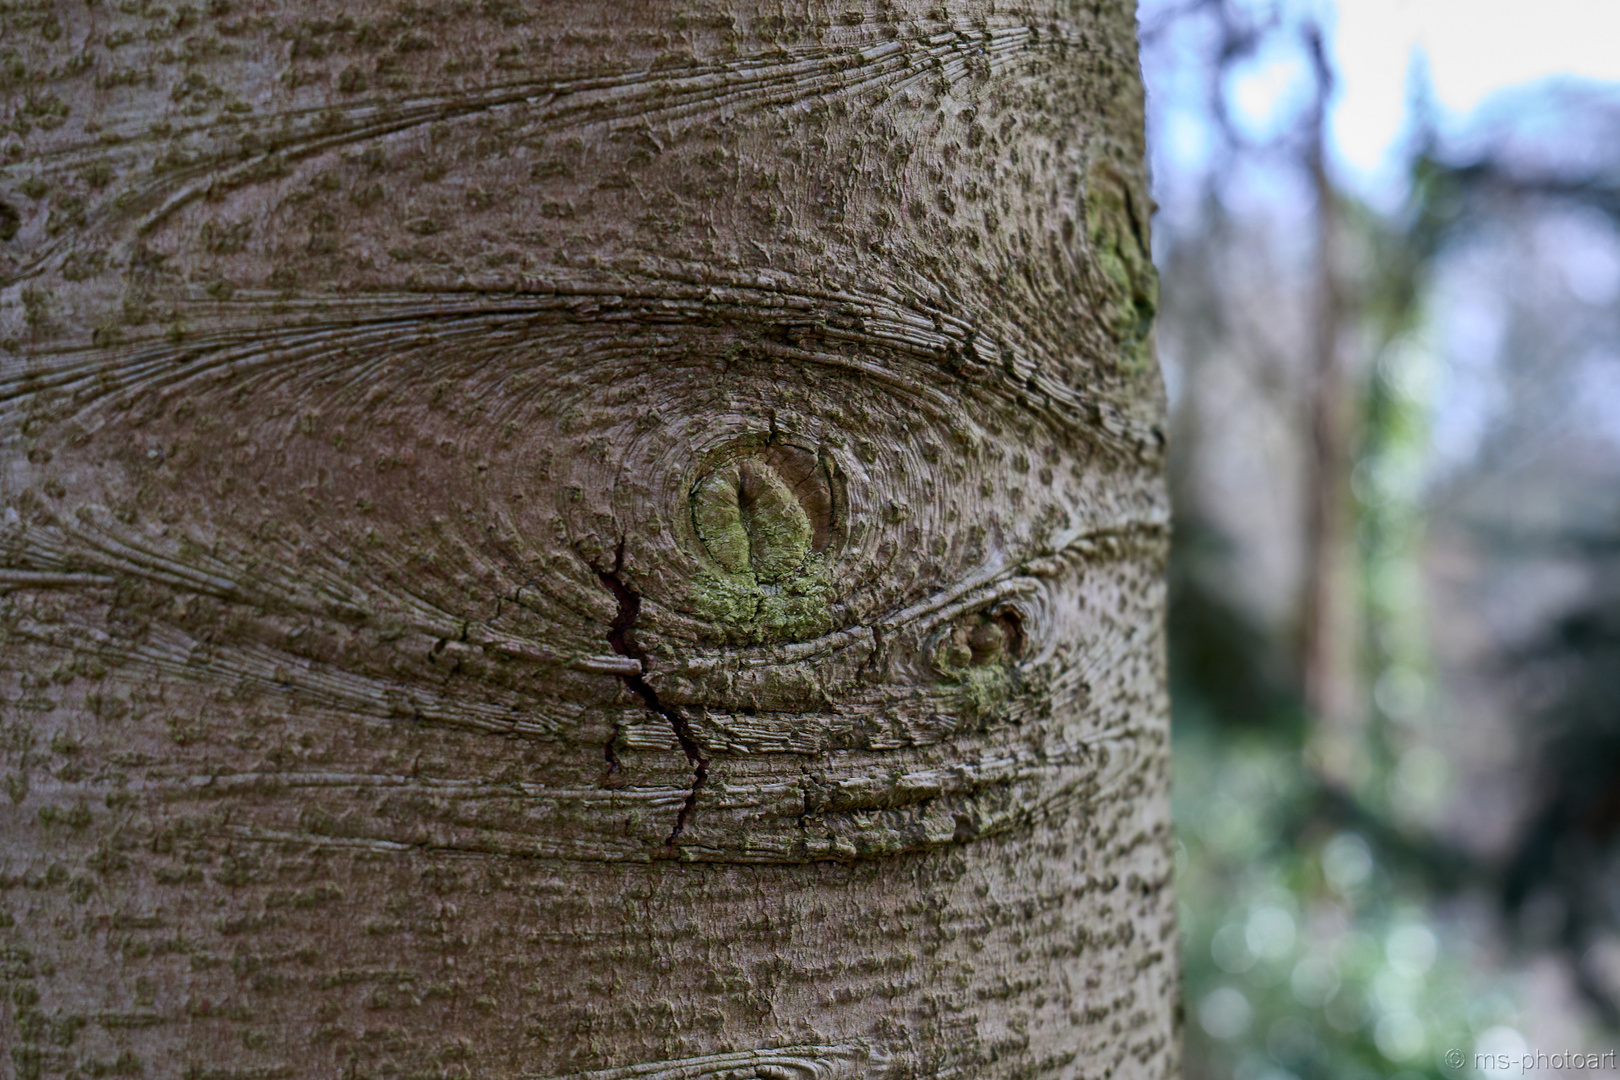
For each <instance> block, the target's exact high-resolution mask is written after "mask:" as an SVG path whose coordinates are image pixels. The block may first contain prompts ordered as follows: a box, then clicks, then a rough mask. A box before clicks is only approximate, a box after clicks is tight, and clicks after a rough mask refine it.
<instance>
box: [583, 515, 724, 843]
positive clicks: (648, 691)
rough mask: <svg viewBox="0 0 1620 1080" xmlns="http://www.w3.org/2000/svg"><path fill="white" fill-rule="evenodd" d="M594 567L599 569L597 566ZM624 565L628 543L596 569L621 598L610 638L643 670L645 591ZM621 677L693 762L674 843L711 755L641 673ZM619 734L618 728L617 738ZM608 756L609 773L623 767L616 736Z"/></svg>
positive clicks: (704, 777)
mask: <svg viewBox="0 0 1620 1080" xmlns="http://www.w3.org/2000/svg"><path fill="white" fill-rule="evenodd" d="M593 569H596V568H594V567H593ZM623 569H624V545H623V544H622V543H621V544H620V545H619V550H618V552H617V553H616V554H615V556H614V559H613V569H612V570H601V569H596V576H597V577H598V578H599V579H600V580H601V582H602V584H603V585H606V586H607V587H608V590H609V591H611V592H612V593H613V598H614V599H615V600H616V601H618V604H619V611H618V614H617V615H616V616H615V617H614V619H613V623H612V625H610V626H609V627H608V634H607V640H608V644H609V645H610V646H611V647H612V648H613V651H614V652H616V653H618V654H619V655H620V656H625V657H629V658H630V659H632V660H635V661H636V662H637V663H639V664H640V665H641V670H642V671H643V672H645V671H646V670H647V656H646V654H645V653H644V652H642V650H641V649H640V648H639V647H637V645H636V639H635V628H636V619H637V617H638V616H640V614H641V594H640V593H638V592H636V591H635V590H634V589H632V588H631V587H630V586H629V585H627V584H625V582H624V579H623V578H622V577H620V576H619V575H620V573H621V572H622V571H623ZM619 681H620V682H622V683H624V685H625V687H626V688H627V689H628V690H629V691H630V692H631V693H632V694H635V695H636V697H638V698H640V699H641V703H642V704H643V705H645V706H646V707H647V708H648V709H650V710H651V711H652V712H654V713H656V714H658V715H659V716H661V717H663V718H664V720H665V721H666V722H667V723H668V724H669V726H670V729H671V730H673V731H674V732H675V738H676V739H677V740H678V741H679V742H680V744H681V751H682V752H683V753H685V754H686V760H687V761H688V762H689V763H691V766H692V788H691V790H690V791H688V792H687V795H686V802H685V803H684V804H682V806H681V812H680V814H679V815H678V816H677V817H676V818H675V827H674V829H672V830H671V831H670V834H669V838H668V839H667V840H665V841H664V846H665V847H674V846H675V841H676V840H677V839H679V838H680V835H681V833H682V832H683V831H685V829H686V826H687V823H688V822H690V821H691V820H692V813H693V811H695V810H696V809H697V798H698V792H699V791H701V790H702V789H703V785H704V782H705V781H707V780H708V778H709V759H708V758H706V757H704V756H703V750H702V749H701V748H700V747H699V746H698V743H697V739H696V738H694V737H693V735H692V728H691V725H689V724H688V723H687V722H686V718H685V717H683V716H682V715H681V714H680V713H679V712H678V711H676V710H675V709H674V708H673V707H671V706H669V705H665V704H664V703H663V702H661V701H659V700H658V692H657V691H655V690H654V689H653V688H652V687H651V686H648V685H647V682H646V680H645V679H643V678H642V677H641V675H629V674H624V675H620V676H619ZM617 738H618V732H617V730H615V732H614V736H613V739H617ZM607 760H608V771H609V773H610V774H611V773H613V772H617V771H618V768H619V761H618V755H617V754H616V753H615V752H614V750H613V740H609V741H608V746H607Z"/></svg>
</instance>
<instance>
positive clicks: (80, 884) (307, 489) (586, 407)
mask: <svg viewBox="0 0 1620 1080" xmlns="http://www.w3.org/2000/svg"><path fill="white" fill-rule="evenodd" d="M0 19H3V20H4V22H3V24H0V53H3V54H0V80H3V81H4V82H5V84H6V99H5V100H6V106H5V108H6V112H5V115H4V122H5V124H6V130H7V134H6V135H5V136H4V139H3V141H0V146H3V148H4V154H5V158H4V168H3V171H0V204H3V208H0V237H3V239H0V283H3V286H0V288H3V291H0V339H3V340H0V344H3V347H4V351H3V353H0V440H3V446H4V452H3V459H0V461H3V472H0V514H3V519H0V530H3V531H0V643H3V653H0V690H3V697H0V710H3V713H0V754H3V762H0V764H3V770H4V778H5V785H6V794H7V796H8V798H6V800H5V801H4V803H3V804H0V805H4V807H5V809H4V812H3V814H0V942H3V946H0V947H3V949H4V953H3V961H4V962H3V964H0V979H3V980H4V990H5V997H4V1000H3V1002H0V1043H3V1044H4V1046H5V1047H6V1053H7V1055H8V1057H7V1058H6V1064H5V1065H4V1066H3V1068H6V1069H9V1070H10V1073H11V1074H12V1075H15V1076H21V1077H34V1076H58V1075H78V1076H95V1075H108V1074H115V1073H129V1074H135V1073H142V1074H144V1075H148V1076H174V1075H185V1076H192V1077H282V1076H285V1077H304V1076H356V1077H358V1076H393V1075H398V1076H439V1075H449V1076H479V1077H484V1076H537V1077H538V1076H546V1077H558V1076H590V1077H596V1078H602V1080H605V1078H608V1077H624V1078H628V1077H632V1076H634V1077H664V1078H676V1077H681V1078H685V1077H700V1076H701V1077H733V1078H747V1077H758V1078H782V1077H804V1078H808V1077H874V1076H883V1077H891V1078H901V1077H924V1076H926V1077H964V1078H965V1077H985V1078H991V1077H994V1078H1001V1077H1037V1076H1039V1077H1047V1076H1051V1077H1081V1076H1084V1077H1095V1078H1107V1080H1115V1078H1120V1077H1146V1076H1153V1077H1159V1076H1163V1075H1165V1074H1167V1073H1169V1072H1170V1071H1172V1069H1173V1061H1174V1055H1175V1045H1174V1039H1175V1036H1174V1020H1173V1013H1174V1010H1173V999H1174V958H1173V920H1172V911H1171V901H1170V897H1169V890H1168V883H1169V879H1170V874H1171V859H1170V857H1169V845H1170V833H1169V825H1168V813H1167V805H1166V783H1167V780H1166V753H1167V725H1166V702H1165V694H1164V665H1163V657H1162V635H1161V632H1160V625H1159V623H1160V612H1161V606H1162V600H1163V591H1162V587H1161V583H1160V576H1161V570H1162V564H1163V559H1164V554H1165V546H1166V522H1167V510H1166V501H1165V497H1164V493H1163V490H1162V483H1161V469H1162V457H1163V438H1162V435H1161V414H1162V406H1163V403H1162V394H1161V391H1160V388H1159V382H1158V377H1157V373H1156V370H1155V368H1154V365H1153V362H1152V357H1151V349H1150V345H1149V342H1148V339H1147V330H1148V322H1149V320H1150V319H1151V315H1152V307H1153V300H1154V293H1153V288H1154V287H1153V276H1152V270H1151V266H1150V264H1149V262H1148V256H1147V240H1146V229H1147V216H1148V212H1149V211H1148V207H1149V204H1148V200H1147V198H1146V195H1145V185H1144V177H1143V169H1142V156H1143V146H1142V130H1141V129H1142V101H1141V95H1142V88H1141V84H1140V79H1139V76H1138V73H1137V67H1136V59H1135V47H1134V39H1133V32H1134V27H1133V12H1132V10H1131V8H1130V6H1129V5H1128V4H1127V3H1125V2H1124V0H1099V2H1096V3H1090V2H1088V3H1079V2H1050V0H1047V2H1030V3H990V2H979V0H973V2H969V0H958V2H954V3H950V4H933V3H930V4H924V3H891V2H887V0H878V2H870V3H864V2H858V0H842V2H840V3H839V4H836V5H833V6H830V7H829V6H825V5H821V4H805V3H796V2H788V3H780V2H773V0H711V2H701V0H698V2H692V3H679V2H668V3H662V2H661V3H604V2H601V0H595V2H580V0H545V2H541V0H534V2H532V3H528V4H525V3H520V2H517V0H483V2H482V3H472V2H464V0H452V2H443V3H415V2H410V3H403V4H399V5H396V6H387V7H369V6H368V7H357V6H346V5H343V4H339V3H321V2H318V0H265V2H254V3H249V2H239V0H214V3H213V4H212V5H211V6H209V7H208V8H207V9H206V10H205V9H203V8H200V7H193V6H187V5H184V4H179V5H173V6H159V5H156V4H152V3H146V2H141V0H120V2H116V3H114V2H111V0H97V2H94V3H89V4H78V3H72V4H69V3H61V4H48V3H47V4H26V3H18V4H12V5H9V6H8V7H6V8H5V9H4V13H3V14H0Z"/></svg>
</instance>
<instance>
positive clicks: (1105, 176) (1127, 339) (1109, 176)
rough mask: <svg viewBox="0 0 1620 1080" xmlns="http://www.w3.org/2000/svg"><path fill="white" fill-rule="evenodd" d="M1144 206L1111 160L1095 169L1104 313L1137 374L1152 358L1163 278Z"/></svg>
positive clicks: (1096, 246) (1090, 195)
mask: <svg viewBox="0 0 1620 1080" xmlns="http://www.w3.org/2000/svg"><path fill="white" fill-rule="evenodd" d="M1143 204H1144V199H1143V197H1142V196H1141V195H1140V194H1139V193H1137V192H1135V191H1133V190H1132V188H1131V184H1130V182H1129V181H1128V180H1126V179H1125V177H1124V176H1123V175H1122V174H1121V172H1120V171H1119V169H1118V168H1117V167H1116V166H1114V165H1113V164H1112V163H1111V162H1100V163H1098V164H1097V165H1094V166H1093V167H1092V169H1091V171H1090V175H1089V176H1088V178H1087V183H1086V233H1087V236H1088V238H1089V239H1090V241H1091V248H1092V251H1093V253H1094V255H1095V257H1096V260H1097V266H1098V268H1099V269H1100V270H1101V271H1102V275H1103V279H1104V281H1105V282H1106V283H1107V296H1106V301H1105V303H1104V304H1103V305H1101V308H1100V310H1099V312H1098V314H1099V317H1100V318H1101V319H1102V320H1103V322H1104V325H1105V326H1106V327H1107V329H1108V332H1109V334H1110V335H1112V337H1113V338H1114V340H1115V341H1117V342H1118V343H1119V345H1120V363H1121V367H1122V368H1124V369H1125V370H1126V371H1127V372H1129V373H1131V374H1136V373H1138V372H1141V371H1143V370H1145V369H1146V368H1147V367H1148V366H1149V364H1150V363H1151V361H1152V351H1151V349H1150V347H1149V343H1148V335H1149V333H1150V332H1151V331H1152V329H1153V317H1154V315H1156V314H1157V313H1158V310H1159V277H1158V272H1157V271H1156V270H1155V269H1154V267H1153V256H1152V252H1151V248H1150V245H1149V243H1148V222H1147V210H1146V207H1145V206H1144V205H1143Z"/></svg>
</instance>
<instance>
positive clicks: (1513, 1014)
mask: <svg viewBox="0 0 1620 1080" xmlns="http://www.w3.org/2000/svg"><path fill="white" fill-rule="evenodd" d="M1140 19H1141V36H1142V60H1143V68H1144V74H1145V76H1146V79H1147V85H1148V95H1149V97H1148V102H1149V138H1150V144H1151V147H1152V166H1153V170H1154V184H1155V198H1156V200H1157V202H1158V204H1159V208H1158V214H1157V217H1156V219H1155V225H1154V229H1155V235H1154V253H1155V260H1156V261H1157V263H1158V265H1159V269H1160V274H1161V312H1160V320H1159V323H1158V341H1159V349H1160V353H1161V356H1162V359H1163V361H1164V366H1165V376H1166V381H1167V384H1168V388H1169V393H1170V401H1171V406H1172V411H1173V432H1174V439H1173V444H1172V455H1173V464H1172V485H1173V492H1174V498H1175V501H1176V510H1177V514H1178V524H1177V533H1176V541H1175V549H1174V555H1173V560H1172V561H1173V566H1172V581H1173V585H1172V608H1171V618H1170V630H1171V641H1172V649H1171V666H1172V678H1173V691H1174V710H1175V711H1174V730H1175V762H1176V773H1175V784H1176V787H1175V799H1176V812H1177V820H1178V822H1179V825H1178V828H1179V848H1178V852H1177V861H1178V872H1179V889H1180V900H1181V905H1182V932H1183V935H1184V941H1183V950H1184V952H1183V957H1184V959H1183V963H1184V972H1185V976H1184V977H1185V990H1186V994H1185V1001H1186V1011H1187V1023H1186V1054H1185V1056H1186V1073H1187V1076H1188V1077H1189V1080H1225V1078H1228V1077H1230V1078H1233V1080H1296V1078H1297V1080H1314V1078H1318V1077H1323V1078H1325V1077H1335V1078H1346V1080H1350V1078H1355V1080H1363V1078H1369V1080H1370V1078H1374V1077H1399V1078H1403V1080H1418V1078H1422V1077H1443V1078H1447V1080H1450V1078H1457V1077H1465V1076H1476V1075H1487V1076H1488V1075H1498V1076H1509V1075H1511V1076H1522V1075H1543V1076H1550V1075H1557V1074H1562V1075H1576V1074H1583V1075H1584V1074H1589V1073H1592V1072H1594V1071H1601V1072H1610V1073H1612V1072H1614V1071H1616V1064H1617V1063H1616V1060H1615V1058H1614V1057H1609V1058H1607V1059H1604V1060H1601V1062H1600V1068H1598V1069H1595V1070H1594V1069H1592V1068H1589V1067H1587V1066H1589V1065H1591V1064H1593V1062H1592V1061H1591V1060H1590V1059H1581V1060H1580V1061H1579V1063H1578V1064H1579V1066H1580V1067H1576V1065H1577V1063H1576V1062H1574V1061H1571V1060H1569V1059H1567V1058H1566V1059H1564V1060H1563V1061H1559V1060H1558V1059H1557V1058H1555V1057H1554V1056H1553V1055H1557V1054H1568V1053H1570V1052H1574V1051H1589V1052H1593V1053H1597V1054H1604V1053H1607V1052H1610V1051H1614V1050H1616V1049H1620V232H1617V225H1620V81H1615V80H1620V3H1615V2H1613V0H1538V2H1536V3H1534V4H1531V3H1524V2H1522V0H1519V2H1511V3H1509V2H1498V3H1493V2H1491V0H1344V2H1343V3H1341V4H1339V5H1337V6H1335V5H1332V4H1329V3H1325V2H1315V3H1309V2H1303V0H1302V2H1293V0H1288V2H1264V0H1143V2H1142V5H1141V11H1140ZM1459 1051H1460V1053H1459ZM1538 1052H1539V1053H1542V1054H1544V1055H1546V1057H1545V1059H1544V1060H1541V1061H1532V1062H1531V1064H1530V1068H1529V1069H1528V1070H1526V1069H1525V1068H1524V1066H1523V1062H1522V1057H1523V1055H1525V1054H1527V1053H1528V1054H1532V1055H1534V1054H1536V1053H1538ZM1476 1055H1492V1056H1493V1061H1491V1062H1484V1061H1483V1060H1482V1059H1481V1058H1479V1057H1477V1056H1476ZM1497 1055H1501V1056H1500V1057H1496V1056H1497ZM1482 1065H1488V1066H1490V1067H1484V1068H1482V1067H1481V1066H1482Z"/></svg>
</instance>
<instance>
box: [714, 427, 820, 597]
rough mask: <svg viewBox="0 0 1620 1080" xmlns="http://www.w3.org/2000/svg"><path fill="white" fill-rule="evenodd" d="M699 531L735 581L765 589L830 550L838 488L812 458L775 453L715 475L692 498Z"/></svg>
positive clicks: (784, 449)
mask: <svg viewBox="0 0 1620 1080" xmlns="http://www.w3.org/2000/svg"><path fill="white" fill-rule="evenodd" d="M692 525H693V527H694V528H695V529H696V530H697V534H698V538H699V539H700V540H702V541H703V546H704V548H705V549H706V550H707V551H708V553H709V555H710V556H711V557H712V558H713V559H714V561H715V562H717V563H719V564H720V565H721V567H723V568H724V569H725V570H726V572H727V573H731V574H750V573H751V574H752V575H753V577H754V579H755V580H756V581H758V582H760V583H762V584H767V583H773V582H776V581H779V580H781V579H782V578H784V577H787V576H788V575H790V574H792V573H793V572H794V571H796V570H798V569H799V568H800V567H802V566H803V565H804V563H805V560H806V559H807V558H808V557H809V556H810V555H811V554H812V553H814V552H819V551H824V550H826V547H827V544H828V541H829V540H830V538H831V533H832V526H833V492H832V481H831V477H830V475H829V474H828V470H827V467H826V465H825V464H824V463H823V462H822V461H821V460H820V459H819V458H818V457H817V456H816V455H815V454H814V453H813V452H811V451H809V450H805V449H802V448H800V447H796V446H773V447H771V448H770V449H769V450H768V451H767V452H766V453H765V454H763V455H762V456H760V457H754V458H744V459H742V460H741V461H734V462H731V463H729V464H726V465H723V466H721V467H720V468H717V469H715V470H714V471H713V472H710V473H709V474H708V475H706V476H704V477H703V478H702V479H701V480H699V481H698V483H697V485H696V486H695V487H694V488H693V491H692Z"/></svg>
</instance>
